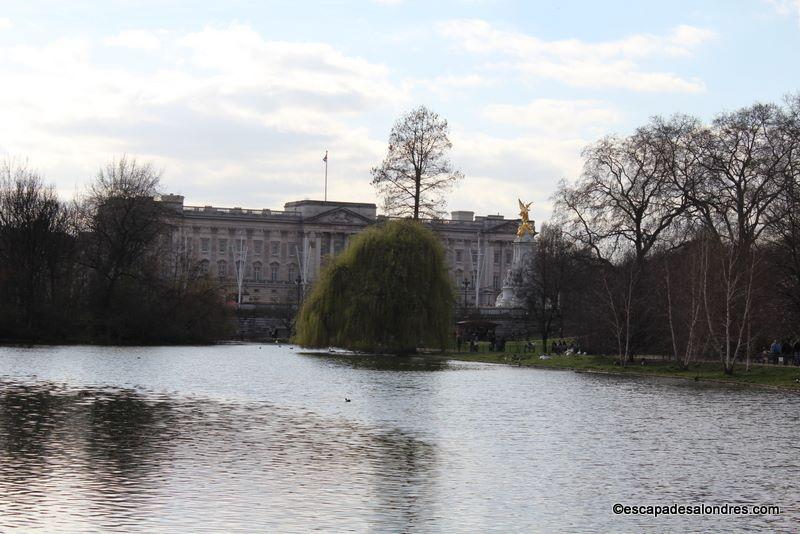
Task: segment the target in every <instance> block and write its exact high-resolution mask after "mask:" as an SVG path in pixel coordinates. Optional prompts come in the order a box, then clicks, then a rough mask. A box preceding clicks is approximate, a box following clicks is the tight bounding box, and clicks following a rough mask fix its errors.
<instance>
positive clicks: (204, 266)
mask: <svg viewBox="0 0 800 534" xmlns="http://www.w3.org/2000/svg"><path fill="white" fill-rule="evenodd" d="M198 271H199V272H200V276H208V260H203V261H201V262H200V264H199V265H198Z"/></svg>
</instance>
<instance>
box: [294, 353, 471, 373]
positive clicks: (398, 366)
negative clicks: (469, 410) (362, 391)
mask: <svg viewBox="0 0 800 534" xmlns="http://www.w3.org/2000/svg"><path fill="white" fill-rule="evenodd" d="M299 354H300V355H301V356H303V357H306V358H313V359H316V360H318V361H320V362H322V363H323V364H327V365H337V366H342V367H351V368H353V369H370V370H373V371H423V372H429V371H451V370H453V369H458V368H463V366H460V365H459V363H458V362H454V361H452V360H447V359H445V358H440V357H437V356H431V357H428V356H391V355H387V354H353V353H347V352H300V353H299Z"/></svg>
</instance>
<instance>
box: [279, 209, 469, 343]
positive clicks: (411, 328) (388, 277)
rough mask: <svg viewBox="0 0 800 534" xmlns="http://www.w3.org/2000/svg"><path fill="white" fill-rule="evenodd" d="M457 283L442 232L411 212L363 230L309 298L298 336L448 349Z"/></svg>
mask: <svg viewBox="0 0 800 534" xmlns="http://www.w3.org/2000/svg"><path fill="white" fill-rule="evenodd" d="M452 307H453V290H452V286H451V284H450V280H449V278H448V276H447V269H446V267H445V262H444V251H443V249H442V246H441V244H440V243H439V241H438V239H437V238H436V236H434V235H433V233H432V232H431V231H430V230H427V229H426V228H424V227H423V226H422V225H421V224H419V223H417V222H413V221H410V220H403V221H392V222H388V223H386V224H384V225H381V226H376V227H373V228H370V229H369V230H367V231H366V232H363V233H361V234H360V235H358V236H357V237H356V238H355V239H354V240H353V242H352V243H351V245H350V246H349V247H348V248H347V250H346V251H345V252H343V253H342V254H341V255H340V256H339V257H337V258H336V260H335V261H334V262H333V263H331V264H330V265H329V266H328V267H327V268H326V269H325V270H324V271H323V273H322V275H321V276H320V279H319V281H318V282H317V284H316V285H315V286H314V289H313V291H312V292H311V294H310V295H309V296H308V298H306V300H305V303H304V304H303V307H302V309H301V310H300V314H299V317H298V319H297V336H296V338H295V341H296V342H297V343H298V344H300V345H301V346H305V347H331V346H333V347H341V348H345V349H350V350H358V351H367V352H381V353H394V354H408V353H413V352H416V350H417V348H419V347H429V348H439V349H444V348H445V346H446V344H447V342H448V335H449V331H450V328H451V326H452V325H451V322H450V321H451V313H452Z"/></svg>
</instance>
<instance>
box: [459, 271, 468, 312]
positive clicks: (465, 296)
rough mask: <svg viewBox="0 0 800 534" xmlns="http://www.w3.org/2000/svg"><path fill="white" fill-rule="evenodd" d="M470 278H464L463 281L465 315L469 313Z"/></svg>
mask: <svg viewBox="0 0 800 534" xmlns="http://www.w3.org/2000/svg"><path fill="white" fill-rule="evenodd" d="M469 285H470V284H469V280H467V279H466V278H464V280H463V281H462V282H461V287H463V288H464V315H467V290H468V289H469Z"/></svg>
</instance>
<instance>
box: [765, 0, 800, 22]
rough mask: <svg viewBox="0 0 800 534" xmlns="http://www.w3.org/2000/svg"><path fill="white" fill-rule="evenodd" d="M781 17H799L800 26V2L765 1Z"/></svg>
mask: <svg viewBox="0 0 800 534" xmlns="http://www.w3.org/2000/svg"><path fill="white" fill-rule="evenodd" d="M764 1H765V2H766V3H767V4H769V5H771V6H772V7H773V8H774V9H775V11H777V12H778V13H779V14H781V15H788V16H794V17H797V23H798V24H800V0H764Z"/></svg>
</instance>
